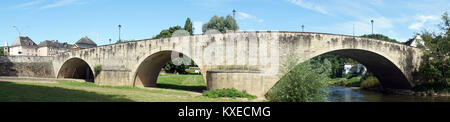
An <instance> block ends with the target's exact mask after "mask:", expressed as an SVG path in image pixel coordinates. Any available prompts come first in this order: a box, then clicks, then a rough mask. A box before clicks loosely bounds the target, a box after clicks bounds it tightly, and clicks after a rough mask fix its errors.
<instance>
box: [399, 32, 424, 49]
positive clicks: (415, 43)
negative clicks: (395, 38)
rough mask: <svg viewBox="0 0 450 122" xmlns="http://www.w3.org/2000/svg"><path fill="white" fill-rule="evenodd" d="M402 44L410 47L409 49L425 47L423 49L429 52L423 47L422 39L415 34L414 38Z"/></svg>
mask: <svg viewBox="0 0 450 122" xmlns="http://www.w3.org/2000/svg"><path fill="white" fill-rule="evenodd" d="M403 44H405V45H408V46H411V47H417V46H423V47H425V49H427V50H429V49H428V48H427V47H426V46H425V41H423V39H422V37H421V36H420V35H419V34H417V35H416V37H414V38H412V39H409V40H408V41H406V42H405V43H403Z"/></svg>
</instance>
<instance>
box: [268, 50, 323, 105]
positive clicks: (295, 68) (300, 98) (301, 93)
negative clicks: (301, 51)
mask: <svg viewBox="0 0 450 122" xmlns="http://www.w3.org/2000/svg"><path fill="white" fill-rule="evenodd" d="M298 59H299V58H296V56H295V55H292V54H290V55H289V56H288V60H287V61H286V62H285V63H283V72H285V73H286V75H285V76H283V77H282V78H281V79H280V81H278V83H277V84H275V86H274V87H273V88H272V89H270V90H269V92H268V93H267V95H266V97H267V99H268V100H270V101H273V102H324V101H327V96H328V92H327V90H326V88H327V87H328V86H329V85H330V83H329V82H328V81H327V79H328V76H329V73H330V72H331V70H330V67H331V63H330V62H329V61H328V60H326V59H325V60H323V61H320V60H309V61H306V62H304V63H301V64H298V65H297V62H298Z"/></svg>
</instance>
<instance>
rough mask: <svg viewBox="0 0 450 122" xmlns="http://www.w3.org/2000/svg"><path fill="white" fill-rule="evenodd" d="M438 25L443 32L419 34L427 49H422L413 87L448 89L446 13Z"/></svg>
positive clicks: (448, 28) (449, 63) (449, 62)
mask: <svg viewBox="0 0 450 122" xmlns="http://www.w3.org/2000/svg"><path fill="white" fill-rule="evenodd" d="M442 21H443V22H442V23H441V24H440V25H439V26H440V28H441V30H442V31H444V32H443V33H439V34H436V33H435V32H429V31H423V32H422V34H421V36H422V39H423V40H424V42H425V45H426V47H428V48H429V50H423V51H424V56H423V57H422V60H423V62H422V64H421V66H420V67H419V70H418V71H416V72H414V79H415V80H416V86H415V89H416V90H419V91H423V90H426V91H428V90H432V91H445V90H447V92H448V91H449V88H448V87H449V84H450V58H449V53H450V32H449V31H450V24H449V21H450V19H449V17H448V13H447V12H445V13H444V14H443V15H442Z"/></svg>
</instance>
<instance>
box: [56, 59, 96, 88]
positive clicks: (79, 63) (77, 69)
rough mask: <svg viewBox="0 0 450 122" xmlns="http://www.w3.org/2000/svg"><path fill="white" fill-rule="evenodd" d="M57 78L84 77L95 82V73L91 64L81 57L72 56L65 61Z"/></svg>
mask: <svg viewBox="0 0 450 122" xmlns="http://www.w3.org/2000/svg"><path fill="white" fill-rule="evenodd" d="M57 78H72V79H83V80H86V81H87V82H94V78H95V77H94V73H93V71H92V69H91V67H90V66H89V64H88V63H87V62H86V61H84V60H83V59H80V58H71V59H69V60H67V61H65V62H64V64H63V65H62V66H61V68H60V69H59V72H58V77H57Z"/></svg>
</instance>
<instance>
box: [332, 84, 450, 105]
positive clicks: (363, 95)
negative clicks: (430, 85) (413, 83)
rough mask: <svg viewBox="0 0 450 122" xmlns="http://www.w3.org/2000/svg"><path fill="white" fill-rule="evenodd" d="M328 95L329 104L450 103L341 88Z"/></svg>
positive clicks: (449, 98) (435, 98) (334, 88)
mask: <svg viewBox="0 0 450 122" xmlns="http://www.w3.org/2000/svg"><path fill="white" fill-rule="evenodd" d="M329 93H330V95H329V97H328V101H330V102H450V97H430V96H427V97H423V96H403V95H384V94H382V93H378V92H373V91H365V90H360V89H356V88H349V87H341V86H334V87H331V88H329Z"/></svg>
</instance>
